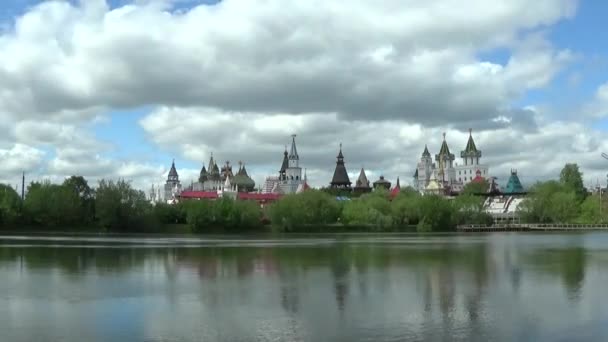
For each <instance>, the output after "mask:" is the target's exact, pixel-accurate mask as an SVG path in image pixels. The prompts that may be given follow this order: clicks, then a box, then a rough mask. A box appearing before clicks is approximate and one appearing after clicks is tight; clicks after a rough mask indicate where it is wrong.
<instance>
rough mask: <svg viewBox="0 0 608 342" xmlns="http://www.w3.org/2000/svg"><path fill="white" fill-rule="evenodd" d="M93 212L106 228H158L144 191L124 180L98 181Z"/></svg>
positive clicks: (136, 229)
mask: <svg viewBox="0 0 608 342" xmlns="http://www.w3.org/2000/svg"><path fill="white" fill-rule="evenodd" d="M95 213H96V215H97V218H98V219H99V223H100V225H101V226H102V227H103V228H106V229H108V230H113V231H125V232H126V231H146V230H154V229H156V228H158V227H157V224H158V221H156V220H155V219H154V216H153V214H152V208H151V205H150V203H149V202H148V201H147V200H146V195H145V194H144V192H143V191H140V190H135V189H133V188H132V187H131V184H129V183H128V182H126V181H124V180H119V181H117V182H114V181H111V180H110V181H106V180H101V181H100V182H99V186H98V187H97V192H96V200H95Z"/></svg>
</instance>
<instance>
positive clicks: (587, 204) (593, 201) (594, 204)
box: [577, 196, 606, 224]
mask: <svg viewBox="0 0 608 342" xmlns="http://www.w3.org/2000/svg"><path fill="white" fill-rule="evenodd" d="M603 209H604V212H605V210H606V208H603ZM577 221H578V222H579V223H583V224H594V223H602V222H605V214H603V213H602V212H601V210H600V199H599V196H589V197H587V198H585V200H584V201H583V203H581V208H580V215H579V217H578V220H577Z"/></svg>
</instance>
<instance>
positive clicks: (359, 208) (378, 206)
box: [342, 189, 393, 230]
mask: <svg viewBox="0 0 608 342" xmlns="http://www.w3.org/2000/svg"><path fill="white" fill-rule="evenodd" d="M388 195H389V194H388V191H386V190H384V189H377V190H374V192H372V193H369V194H365V195H362V196H361V197H359V198H357V199H353V200H351V201H348V202H346V203H345V204H344V208H343V211H342V222H344V223H345V224H348V225H357V226H359V225H370V226H373V227H374V228H375V229H378V230H386V229H389V228H391V227H392V226H393V218H392V215H391V214H392V212H391V203H390V201H389V199H388Z"/></svg>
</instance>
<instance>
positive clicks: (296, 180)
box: [283, 134, 302, 194]
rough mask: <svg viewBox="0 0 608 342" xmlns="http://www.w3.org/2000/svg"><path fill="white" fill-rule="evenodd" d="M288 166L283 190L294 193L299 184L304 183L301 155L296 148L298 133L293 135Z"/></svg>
mask: <svg viewBox="0 0 608 342" xmlns="http://www.w3.org/2000/svg"><path fill="white" fill-rule="evenodd" d="M287 159H288V166H287V169H285V176H286V177H285V178H286V179H285V182H284V184H283V192H284V193H288V194H292V193H295V192H296V190H297V189H298V185H300V183H302V168H301V167H300V156H299V155H298V149H297V148H296V135H295V134H293V135H292V136H291V151H290V152H289V155H288V157H287Z"/></svg>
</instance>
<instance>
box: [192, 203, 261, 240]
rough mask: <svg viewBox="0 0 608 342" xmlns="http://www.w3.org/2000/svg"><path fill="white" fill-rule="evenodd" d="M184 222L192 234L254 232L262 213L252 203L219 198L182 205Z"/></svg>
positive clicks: (259, 223)
mask: <svg viewBox="0 0 608 342" xmlns="http://www.w3.org/2000/svg"><path fill="white" fill-rule="evenodd" d="M184 206H185V208H186V221H187V223H188V224H189V225H190V227H191V228H192V230H193V231H194V232H197V233H204V232H209V231H212V230H217V229H222V230H224V231H227V232H230V231H246V230H255V229H258V228H260V227H261V226H262V224H261V219H262V211H261V209H260V206H259V205H258V204H257V203H256V202H254V201H235V200H233V199H230V198H220V199H217V200H214V201H189V202H186V203H184Z"/></svg>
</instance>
